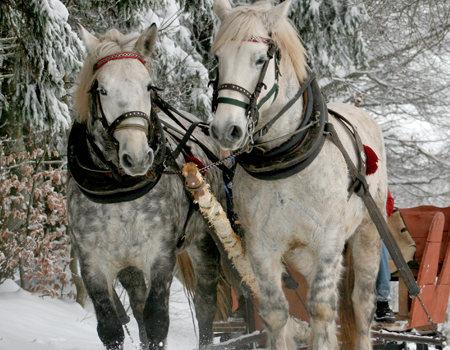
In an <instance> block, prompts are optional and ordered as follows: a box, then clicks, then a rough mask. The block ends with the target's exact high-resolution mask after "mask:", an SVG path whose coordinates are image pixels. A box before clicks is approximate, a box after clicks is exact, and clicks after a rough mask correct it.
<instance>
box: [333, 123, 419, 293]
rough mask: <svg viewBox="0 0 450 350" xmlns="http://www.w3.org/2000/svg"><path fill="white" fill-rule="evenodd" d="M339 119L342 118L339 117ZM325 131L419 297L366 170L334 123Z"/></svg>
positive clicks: (354, 189) (353, 190)
mask: <svg viewBox="0 0 450 350" xmlns="http://www.w3.org/2000/svg"><path fill="white" fill-rule="evenodd" d="M338 120H341V119H340V118H338ZM341 122H342V121H341ZM350 125H351V124H350ZM353 129H354V130H355V132H356V129H355V128H354V127H353ZM325 131H326V132H327V133H328V135H329V136H330V138H331V141H333V143H334V144H335V145H336V147H337V148H338V149H339V150H340V151H341V153H342V155H343V156H344V159H345V162H346V164H347V168H348V170H349V174H350V177H351V179H352V184H351V186H350V188H349V191H351V192H350V193H352V192H355V193H356V194H357V195H358V197H360V198H361V199H362V200H363V202H364V204H365V205H366V208H367V210H368V211H369V215H370V217H371V219H372V221H373V223H374V224H375V226H376V228H377V230H378V233H379V234H380V236H381V239H382V240H383V242H384V244H385V245H386V248H387V249H388V251H389V253H390V255H391V257H392V260H393V261H394V263H395V266H397V268H398V271H399V273H400V275H401V276H402V278H403V280H404V282H405V284H406V286H407V288H408V291H409V295H410V297H411V298H415V297H417V296H418V295H419V294H420V287H419V286H418V285H417V282H416V280H415V279H414V276H413V275H412V272H411V270H410V269H409V267H408V264H407V263H406V261H405V259H404V258H403V255H402V253H401V251H400V248H399V247H398V245H397V242H396V241H395V239H394V237H393V236H392V233H391V231H390V230H389V227H388V225H387V223H386V220H385V219H384V217H383V215H382V214H381V212H380V209H379V208H378V206H377V205H376V203H375V200H374V199H373V197H372V195H371V193H370V191H369V184H368V183H367V181H366V178H365V172H361V171H358V170H357V169H356V166H355V165H354V164H353V162H352V160H351V158H350V156H349V155H348V153H347V151H346V149H345V148H344V146H343V145H342V143H341V140H340V139H339V137H338V134H337V133H336V130H335V129H334V126H333V124H331V123H327V124H326V125H325ZM356 135H357V133H356Z"/></svg>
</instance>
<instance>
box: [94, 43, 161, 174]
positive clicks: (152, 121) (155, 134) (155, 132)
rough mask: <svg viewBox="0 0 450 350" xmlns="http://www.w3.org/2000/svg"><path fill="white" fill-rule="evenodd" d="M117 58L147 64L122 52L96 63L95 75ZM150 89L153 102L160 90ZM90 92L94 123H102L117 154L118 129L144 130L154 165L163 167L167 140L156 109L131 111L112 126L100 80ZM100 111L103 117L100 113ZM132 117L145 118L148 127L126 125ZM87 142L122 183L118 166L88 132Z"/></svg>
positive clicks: (130, 54)
mask: <svg viewBox="0 0 450 350" xmlns="http://www.w3.org/2000/svg"><path fill="white" fill-rule="evenodd" d="M118 59H136V60H138V61H140V62H141V63H142V64H143V65H145V61H144V60H143V59H142V57H141V56H139V55H137V54H135V53H133V52H121V53H117V54H114V55H110V56H106V57H104V58H102V59H101V60H99V61H98V62H97V63H95V64H94V67H93V68H94V72H96V71H97V70H98V69H100V68H101V67H102V66H103V65H105V64H106V63H108V62H110V61H114V60H118ZM150 89H151V95H150V100H151V101H152V92H153V91H155V90H156V89H157V88H155V87H153V86H151V87H150ZM88 92H89V93H90V94H91V96H92V98H91V112H90V114H91V118H93V120H94V121H95V120H99V121H100V122H101V124H102V126H103V129H104V132H105V134H106V136H107V138H108V140H109V141H110V142H111V143H112V144H113V145H114V147H115V148H116V150H117V151H118V149H119V142H118V141H117V140H116V138H115V137H114V133H115V132H116V131H117V130H124V129H137V130H140V131H143V132H144V133H145V135H146V136H147V143H148V145H149V147H150V148H151V149H152V150H153V152H154V157H155V158H154V161H153V163H154V164H155V166H159V165H160V164H162V162H163V158H164V156H165V137H164V132H163V128H162V125H161V121H160V120H159V118H158V115H157V114H156V112H155V111H154V108H151V110H150V115H148V114H146V113H144V112H141V111H130V112H126V113H123V114H121V115H120V116H119V117H117V118H116V119H115V120H114V121H113V122H112V123H111V124H109V123H108V120H107V119H106V115H105V113H104V111H103V106H102V102H101V98H100V92H99V89H98V80H97V79H96V80H95V81H94V82H93V84H92V86H91V88H90V89H89V91H88ZM99 111H100V115H99V114H98V112H99ZM130 118H141V119H144V120H145V121H146V123H147V126H144V125H141V124H136V123H127V124H123V122H124V121H125V120H127V119H130ZM87 139H88V141H89V143H90V145H91V147H92V148H93V150H94V152H95V153H96V154H97V156H98V157H99V158H100V160H101V161H102V162H103V163H105V164H106V165H107V167H108V168H109V169H110V171H111V172H112V174H113V175H114V177H115V178H116V180H118V181H121V178H122V175H121V174H120V173H119V171H118V169H115V166H114V165H113V164H112V163H111V162H110V161H108V160H106V159H105V157H104V156H103V154H102V152H101V151H100V149H99V148H98V146H97V145H96V144H95V142H94V139H93V136H92V135H90V134H89V133H88V134H87Z"/></svg>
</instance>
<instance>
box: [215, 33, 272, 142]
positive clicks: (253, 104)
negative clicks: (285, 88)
mask: <svg viewBox="0 0 450 350" xmlns="http://www.w3.org/2000/svg"><path fill="white" fill-rule="evenodd" d="M246 41H251V42H262V43H264V44H267V45H269V49H268V51H267V56H268V58H269V59H268V60H266V61H265V62H264V66H263V67H262V70H261V74H260V76H259V80H258V83H257V84H256V88H255V92H254V93H251V92H250V91H248V90H247V89H244V88H243V87H242V86H239V85H235V84H221V85H218V75H217V77H216V81H215V82H214V83H215V84H214V85H215V86H214V96H213V111H214V110H215V109H216V108H217V105H218V104H219V103H226V104H230V105H233V106H237V107H241V108H244V109H245V110H246V115H247V118H248V125H249V130H248V134H249V135H253V133H254V131H255V127H256V125H257V124H258V121H259V109H260V108H261V107H262V106H263V105H264V103H266V102H267V101H268V100H269V99H270V98H271V97H272V96H273V95H274V94H275V97H274V101H275V100H276V99H277V96H278V75H279V71H278V60H279V57H277V47H276V46H275V43H274V42H273V40H272V39H267V38H253V37H251V38H249V39H246ZM274 57H275V79H276V82H275V84H274V85H273V86H272V88H271V89H270V91H269V92H268V93H267V95H266V96H264V98H263V99H262V100H261V101H260V102H259V103H257V101H258V98H259V95H260V94H261V91H262V89H263V87H264V88H265V89H267V86H266V84H264V82H263V81H264V77H265V75H266V72H267V68H268V67H269V63H270V60H271V59H272V58H274ZM220 90H234V91H237V92H240V93H242V94H244V95H245V96H247V98H248V99H249V103H246V102H243V101H239V100H236V99H234V98H228V97H218V92H219V91H220Z"/></svg>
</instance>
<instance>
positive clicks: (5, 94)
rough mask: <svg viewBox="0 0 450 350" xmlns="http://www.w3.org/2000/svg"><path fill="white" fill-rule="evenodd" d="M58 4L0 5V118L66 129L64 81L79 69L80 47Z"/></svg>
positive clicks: (21, 1)
mask: <svg viewBox="0 0 450 350" xmlns="http://www.w3.org/2000/svg"><path fill="white" fill-rule="evenodd" d="M67 18H68V13H67V10H66V9H65V7H64V6H63V5H62V4H61V3H60V2H59V1H58V0H39V1H28V0H5V1H2V2H1V3H0V35H1V38H3V40H4V41H3V43H6V44H7V45H3V52H4V56H3V61H2V62H1V67H0V68H1V72H2V73H3V74H2V75H4V76H6V78H4V80H3V82H2V85H1V93H2V97H1V100H0V103H2V104H1V111H0V112H1V120H2V122H3V123H5V122H6V121H7V120H9V121H10V122H12V121H15V122H17V121H21V122H22V121H23V122H27V123H29V124H30V125H32V126H33V127H35V128H40V129H44V128H52V129H54V130H57V129H59V128H61V127H62V128H67V127H68V126H69V123H70V120H71V116H70V113H69V108H68V105H67V91H66V85H65V84H66V80H67V77H68V76H69V75H70V74H72V73H73V72H75V71H78V69H79V67H80V64H81V62H80V58H81V57H80V54H81V51H80V43H79V40H78V38H77V37H76V35H75V34H74V33H73V32H72V30H71V28H70V26H69V25H68V23H67Z"/></svg>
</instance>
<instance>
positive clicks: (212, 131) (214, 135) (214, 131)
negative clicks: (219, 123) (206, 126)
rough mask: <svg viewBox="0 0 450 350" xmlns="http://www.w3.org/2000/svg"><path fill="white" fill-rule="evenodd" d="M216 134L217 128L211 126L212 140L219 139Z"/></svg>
mask: <svg viewBox="0 0 450 350" xmlns="http://www.w3.org/2000/svg"><path fill="white" fill-rule="evenodd" d="M218 135H219V134H218V132H217V127H216V126H215V125H211V137H212V138H213V139H216V140H218V139H219V138H218Z"/></svg>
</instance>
